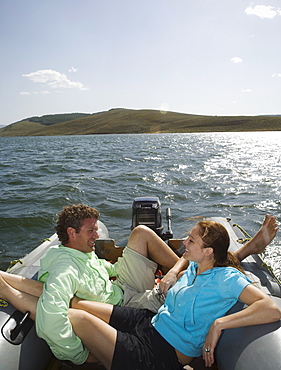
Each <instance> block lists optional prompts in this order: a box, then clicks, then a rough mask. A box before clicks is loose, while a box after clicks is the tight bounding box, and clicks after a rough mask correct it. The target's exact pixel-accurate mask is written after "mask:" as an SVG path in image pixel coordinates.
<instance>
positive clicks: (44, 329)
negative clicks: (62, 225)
mask: <svg viewBox="0 0 281 370" xmlns="http://www.w3.org/2000/svg"><path fill="white" fill-rule="evenodd" d="M40 264H41V269H40V271H39V280H40V281H42V282H44V283H45V284H44V289H43V293H42V295H41V297H40V298H39V300H38V304H37V310H36V331H37V334H38V336H39V337H41V338H44V339H45V340H46V342H47V343H48V345H49V346H50V348H51V350H52V352H53V353H54V355H55V356H56V357H57V358H59V359H61V360H65V359H67V360H70V361H72V362H74V363H75V364H82V363H84V362H85V360H86V359H87V357H88V350H86V349H85V347H84V346H83V345H82V342H81V340H80V339H79V338H78V337H77V336H76V335H75V333H74V331H73V330H72V325H71V323H70V321H69V319H68V309H69V303H70V300H71V299H72V298H73V296H74V295H76V296H77V297H79V298H83V299H87V300H92V301H97V302H106V303H111V304H114V305H121V304H122V302H123V295H124V294H123V291H122V290H121V288H120V287H119V286H117V285H116V284H114V283H112V282H111V281H110V279H109V278H110V277H111V276H115V268H114V265H113V264H111V263H109V262H107V261H106V260H102V259H99V258H98V257H97V256H96V254H95V253H83V252H80V251H78V250H76V249H71V248H68V247H64V246H62V245H60V246H59V247H54V248H51V249H50V250H48V251H47V253H46V255H45V256H44V257H43V258H42V259H41V261H40Z"/></svg>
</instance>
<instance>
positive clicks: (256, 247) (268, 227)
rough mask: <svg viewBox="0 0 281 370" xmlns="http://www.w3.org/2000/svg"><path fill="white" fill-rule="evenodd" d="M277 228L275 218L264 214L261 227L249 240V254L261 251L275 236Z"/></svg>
mask: <svg viewBox="0 0 281 370" xmlns="http://www.w3.org/2000/svg"><path fill="white" fill-rule="evenodd" d="M277 230H278V227H277V221H276V218H275V217H273V216H270V215H266V216H265V219H264V222H263V224H262V226H261V228H260V229H259V231H258V232H257V233H256V235H255V236H254V237H253V239H252V240H251V244H253V246H252V248H253V250H252V252H251V254H258V253H263V252H264V250H265V247H266V246H267V245H268V244H269V243H270V242H271V241H272V240H273V239H274V238H275V236H276V233H277Z"/></svg>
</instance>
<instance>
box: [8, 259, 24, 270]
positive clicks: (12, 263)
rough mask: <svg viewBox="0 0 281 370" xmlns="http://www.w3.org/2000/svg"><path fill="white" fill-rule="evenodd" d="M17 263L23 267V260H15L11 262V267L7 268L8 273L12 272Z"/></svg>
mask: <svg viewBox="0 0 281 370" xmlns="http://www.w3.org/2000/svg"><path fill="white" fill-rule="evenodd" d="M17 263H20V264H21V265H23V261H22V260H13V261H11V262H10V265H9V267H8V268H7V271H8V270H10V269H11V268H12V267H13V266H15V265H16V264H17Z"/></svg>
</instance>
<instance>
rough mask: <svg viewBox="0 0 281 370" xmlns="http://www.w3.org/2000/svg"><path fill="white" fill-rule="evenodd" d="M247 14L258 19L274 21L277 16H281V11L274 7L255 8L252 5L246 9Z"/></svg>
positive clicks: (257, 6) (260, 6) (262, 6)
mask: <svg viewBox="0 0 281 370" xmlns="http://www.w3.org/2000/svg"><path fill="white" fill-rule="evenodd" d="M245 13H246V14H248V15H256V16H257V17H260V18H262V19H264V18H269V19H272V18H274V17H276V16H277V15H281V10H280V9H279V8H275V7H274V6H266V5H256V6H255V7H253V6H252V5H251V6H248V7H247V8H246V9H245Z"/></svg>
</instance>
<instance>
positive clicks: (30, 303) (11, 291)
mask: <svg viewBox="0 0 281 370" xmlns="http://www.w3.org/2000/svg"><path fill="white" fill-rule="evenodd" d="M0 297H1V298H2V299H4V300H5V301H8V302H9V303H11V304H12V305H13V306H14V307H15V308H16V309H18V310H19V311H21V312H23V313H25V312H26V311H29V312H30V318H31V319H32V320H35V315H36V306H37V302H38V298H37V297H34V296H33V295H30V294H27V293H23V292H20V291H19V290H17V289H15V288H13V287H12V286H10V285H9V284H8V283H6V281H5V280H4V279H3V278H2V277H1V276H0Z"/></svg>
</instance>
